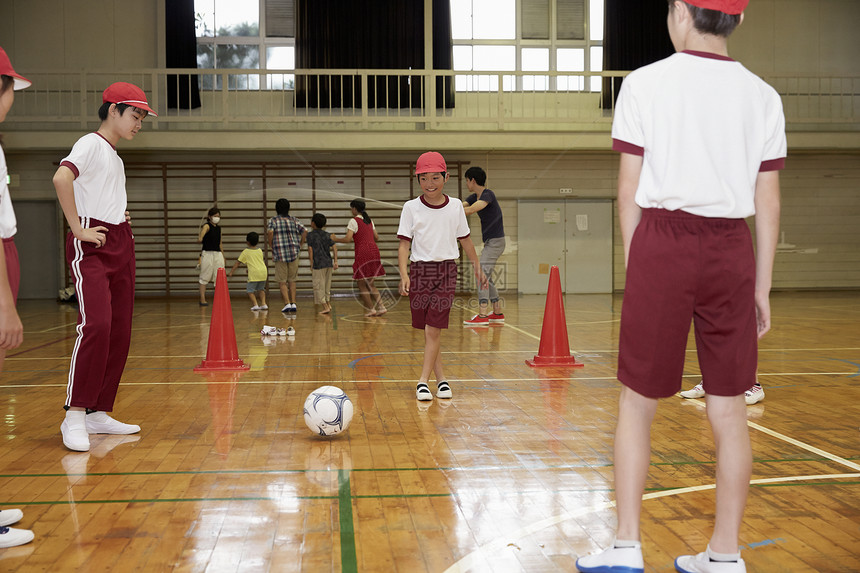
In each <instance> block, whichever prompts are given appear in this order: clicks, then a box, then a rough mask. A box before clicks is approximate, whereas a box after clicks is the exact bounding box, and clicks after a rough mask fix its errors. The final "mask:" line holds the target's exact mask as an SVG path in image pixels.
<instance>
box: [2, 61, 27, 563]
mask: <svg viewBox="0 0 860 573" xmlns="http://www.w3.org/2000/svg"><path fill="white" fill-rule="evenodd" d="M29 86H30V80H28V79H27V78H25V77H23V76H20V75H18V74H17V73H16V72H15V70H14V69H13V68H12V62H10V61H9V56H7V55H6V51H5V50H4V49H3V48H0V123H2V122H3V121H5V120H6V114H7V113H9V110H10V109H12V103H13V102H14V101H15V90H22V89H24V88H26V87H29ZM6 174H7V169H6V156H5V155H4V154H3V148H2V147H0V237H2V239H3V247H2V248H0V372H2V371H3V362H4V360H5V359H6V351H7V350H11V349H13V348H18V347H19V346H20V345H21V342H23V340H24V326H23V325H22V324H21V319H20V318H19V317H18V311H17V309H16V308H15V304H16V301H17V300H18V285H19V284H20V279H21V271H20V267H19V266H18V249H16V248H15V240H14V238H13V237H14V236H15V233H16V232H17V231H18V224H17V220H16V219H15V210H14V209H13V208H12V199H11V198H10V196H9V187H8V185H6ZM23 517H24V513H23V512H22V511H21V510H20V509H4V510H2V511H0V548H3V547H15V546H17V545H23V544H25V543H29V542H30V541H32V540H33V532H32V531H30V530H29V529H13V528H11V527H9V526H10V525H12V524H13V523H17V522H18V521H20V520H21V519H22V518H23Z"/></svg>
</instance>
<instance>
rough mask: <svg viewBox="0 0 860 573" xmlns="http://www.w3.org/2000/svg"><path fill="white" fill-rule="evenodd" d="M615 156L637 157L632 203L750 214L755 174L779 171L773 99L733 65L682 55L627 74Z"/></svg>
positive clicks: (778, 105) (615, 127)
mask: <svg viewBox="0 0 860 573" xmlns="http://www.w3.org/2000/svg"><path fill="white" fill-rule="evenodd" d="M612 138H613V146H612V147H613V149H615V150H616V151H621V152H624V153H632V154H634V155H641V156H643V164H642V171H641V173H640V176H639V187H638V188H637V190H636V196H635V201H636V204H637V205H639V206H640V207H643V208H661V209H668V210H670V211H674V210H678V209H682V210H684V211H686V212H688V213H692V214H694V215H700V216H703V217H726V218H732V219H741V218H745V217H749V216H750V215H753V214H754V213H755V204H754V199H755V182H756V176H757V175H758V173H759V172H760V171H772V170H776V169H782V168H783V167H784V164H785V156H786V140H785V117H784V116H783V112H782V102H781V101H780V99H779V94H777V93H776V90H774V89H773V88H772V87H770V86H769V85H768V84H766V83H765V82H764V81H763V80H762V79H761V78H759V77H758V76H756V75H755V74H753V73H752V72H750V71H749V70H747V69H746V68H744V67H743V66H742V65H741V64H740V63H739V62H736V61H734V60H732V59H730V58H726V57H724V56H718V55H715V54H705V53H701V52H681V53H677V54H674V55H672V56H669V57H668V58H666V59H664V60H660V61H658V62H655V63H653V64H650V65H648V66H644V67H642V68H639V69H638V70H636V71H634V72H633V73H631V74H630V75H629V76H628V77H627V78H626V79H625V80H624V83H623V84H622V86H621V92H620V94H619V96H618V102H617V104H616V109H615V119H614V121H613V123H612Z"/></svg>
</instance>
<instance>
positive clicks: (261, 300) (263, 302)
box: [257, 290, 266, 306]
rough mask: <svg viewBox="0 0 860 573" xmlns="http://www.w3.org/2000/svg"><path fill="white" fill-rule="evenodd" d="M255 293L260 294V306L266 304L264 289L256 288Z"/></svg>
mask: <svg viewBox="0 0 860 573" xmlns="http://www.w3.org/2000/svg"><path fill="white" fill-rule="evenodd" d="M257 293H258V294H259V295H260V306H266V291H264V290H258V291H257Z"/></svg>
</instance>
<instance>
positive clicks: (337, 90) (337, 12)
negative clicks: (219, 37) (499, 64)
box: [296, 0, 454, 108]
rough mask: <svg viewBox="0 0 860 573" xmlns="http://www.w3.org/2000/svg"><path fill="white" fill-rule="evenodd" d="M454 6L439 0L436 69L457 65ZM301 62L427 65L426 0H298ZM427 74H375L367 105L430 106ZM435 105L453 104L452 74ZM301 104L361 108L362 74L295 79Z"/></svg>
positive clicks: (316, 65)
mask: <svg viewBox="0 0 860 573" xmlns="http://www.w3.org/2000/svg"><path fill="white" fill-rule="evenodd" d="M453 63H454V56H453V49H452V47H451V7H450V5H449V3H448V1H447V0H435V1H434V2H433V67H434V69H437V70H450V69H453ZM296 67H297V68H299V69H308V68H316V69H343V68H351V69H379V70H408V69H410V68H411V69H424V1H423V0H366V1H364V2H356V1H355V0H353V1H346V0H297V2H296ZM425 90H426V86H423V85H422V77H421V76H400V77H393V76H379V77H375V78H370V79H369V81H368V86H367V97H368V105H369V106H370V107H380V108H385V107H387V108H410V107H421V106H423V105H424V100H425V98H424V92H425ZM436 90H437V91H436V106H437V107H454V85H453V78H440V79H439V81H437V85H436ZM296 105H297V106H298V107H310V108H328V107H332V108H339V107H341V106H343V107H361V78H360V77H359V76H354V75H335V76H322V77H318V78H303V77H297V78H296Z"/></svg>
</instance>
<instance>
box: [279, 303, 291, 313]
mask: <svg viewBox="0 0 860 573" xmlns="http://www.w3.org/2000/svg"><path fill="white" fill-rule="evenodd" d="M281 312H290V304H289V303H287V304H285V305H284V308H282V309H281Z"/></svg>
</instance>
